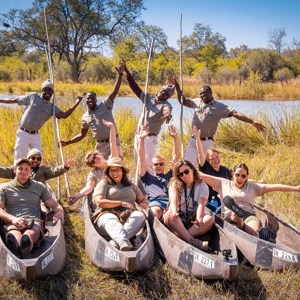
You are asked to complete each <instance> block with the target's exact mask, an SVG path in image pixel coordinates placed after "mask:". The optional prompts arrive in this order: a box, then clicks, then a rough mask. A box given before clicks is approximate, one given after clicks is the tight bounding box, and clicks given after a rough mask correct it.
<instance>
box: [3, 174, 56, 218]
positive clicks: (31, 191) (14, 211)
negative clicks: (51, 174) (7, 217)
mask: <svg viewBox="0 0 300 300" xmlns="http://www.w3.org/2000/svg"><path fill="white" fill-rule="evenodd" d="M49 199H51V194H50V192H49V190H48V189H47V187H46V186H45V185H44V184H43V183H41V182H37V181H35V180H32V179H30V180H29V181H28V182H27V183H25V184H24V185H22V184H20V183H18V182H17V181H16V180H15V179H14V180H12V181H10V182H6V183H3V184H1V185H0V202H1V204H2V205H3V206H4V210H5V211H6V212H7V213H9V214H11V215H13V216H16V217H24V218H38V219H40V218H41V207H40V201H41V200H42V201H46V200H49Z"/></svg>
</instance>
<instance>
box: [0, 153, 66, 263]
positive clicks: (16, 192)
mask: <svg viewBox="0 0 300 300" xmlns="http://www.w3.org/2000/svg"><path fill="white" fill-rule="evenodd" d="M14 171H15V174H16V177H15V179H14V180H12V181H10V182H7V183H3V184H1V185H0V219H1V220H2V221H4V230H5V237H6V243H7V247H8V248H9V250H10V251H11V252H12V253H13V254H15V255H16V256H19V255H20V256H21V258H30V257H31V254H30V252H31V250H32V248H33V245H34V244H35V243H36V242H37V241H38V240H39V239H40V238H42V237H43V230H44V229H43V224H42V220H41V209H40V201H43V202H44V203H45V205H46V206H47V207H50V208H51V209H52V210H53V211H54V213H55V214H54V217H53V222H56V221H57V220H58V219H60V220H61V221H62V223H63V222H64V211H63V209H62V207H61V206H60V205H59V204H58V203H57V202H56V201H55V200H54V199H52V198H51V195H50V193H49V191H48V189H47V188H46V186H45V185H44V184H43V183H40V182H37V181H35V180H32V179H30V176H31V173H32V168H31V163H30V161H29V160H28V159H21V160H19V161H17V162H16V164H15V166H14Z"/></svg>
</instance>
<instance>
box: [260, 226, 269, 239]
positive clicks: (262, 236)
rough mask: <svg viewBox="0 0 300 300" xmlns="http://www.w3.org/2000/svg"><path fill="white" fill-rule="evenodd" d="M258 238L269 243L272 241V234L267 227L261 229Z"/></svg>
mask: <svg viewBox="0 0 300 300" xmlns="http://www.w3.org/2000/svg"><path fill="white" fill-rule="evenodd" d="M258 236H259V238H260V239H262V240H264V241H267V242H268V241H269V240H270V232H269V230H268V229H267V228H265V227H261V228H260V229H259V233H258Z"/></svg>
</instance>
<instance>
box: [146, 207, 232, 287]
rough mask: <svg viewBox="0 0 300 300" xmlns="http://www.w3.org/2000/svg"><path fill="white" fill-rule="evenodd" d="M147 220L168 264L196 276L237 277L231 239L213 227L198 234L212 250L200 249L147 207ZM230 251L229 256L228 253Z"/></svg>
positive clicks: (228, 278)
mask: <svg viewBox="0 0 300 300" xmlns="http://www.w3.org/2000/svg"><path fill="white" fill-rule="evenodd" d="M148 218H149V222H150V226H151V228H152V229H153V235H154V237H155V238H156V241H157V243H158V245H159V247H160V250H161V253H162V255H163V256H164V258H165V259H166V261H167V262H168V264H169V265H170V266H172V267H173V268H174V269H176V270H177V271H179V272H181V273H186V274H191V275H193V276H195V277H196V278H199V279H205V280H226V281H234V280H236V279H237V277H238V258H237V250H236V247H235V245H234V244H233V242H232V241H231V240H230V239H229V238H228V237H227V236H226V235H225V234H224V233H223V231H222V229H220V228H217V227H216V226H215V227H214V228H213V229H212V230H211V231H210V233H209V234H206V235H204V236H202V237H201V239H202V240H208V241H209V245H210V247H211V248H212V251H210V252H209V253H207V252H204V251H201V250H199V249H197V248H195V247H193V246H192V245H190V244H188V243H186V242H185V241H184V240H182V239H180V238H178V237H177V236H176V235H175V234H173V233H172V232H171V231H170V230H169V229H168V228H167V227H165V226H164V224H163V223H162V222H160V221H159V220H158V219H157V218H156V217H155V216H154V214H153V213H152V211H151V210H149V216H148ZM229 254H230V255H229Z"/></svg>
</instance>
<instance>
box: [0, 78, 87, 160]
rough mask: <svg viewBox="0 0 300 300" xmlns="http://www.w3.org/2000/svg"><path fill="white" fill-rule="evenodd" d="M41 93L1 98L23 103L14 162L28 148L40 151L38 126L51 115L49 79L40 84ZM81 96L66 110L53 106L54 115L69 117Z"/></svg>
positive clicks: (62, 117) (6, 102)
mask: <svg viewBox="0 0 300 300" xmlns="http://www.w3.org/2000/svg"><path fill="white" fill-rule="evenodd" d="M41 91H42V94H41V95H39V94H38V93H29V94H26V95H25V96H21V97H15V98H9V99H1V98H0V103H4V104H15V103H16V104H18V105H24V106H25V109H24V111H23V113H22V116H21V118H20V120H19V128H18V130H17V138H16V143H15V148H14V149H15V153H14V158H15V162H16V161H17V160H19V159H21V158H24V157H26V156H27V153H28V150H29V149H32V148H37V149H39V150H40V151H41V152H42V147H41V137H40V134H39V130H40V128H41V127H42V126H43V125H44V124H45V123H46V122H47V121H48V120H49V119H50V117H51V116H52V115H53V103H51V102H50V100H51V98H52V96H53V95H54V85H53V83H52V82H51V81H50V80H46V81H45V82H43V84H42V86H41ZM81 100H82V97H81V96H78V97H77V99H76V102H75V104H74V105H73V106H72V107H71V108H69V109H68V110H67V111H66V112H63V111H61V110H60V109H59V108H58V107H57V106H55V116H56V118H58V119H66V118H67V117H69V116H70V115H71V114H72V112H73V111H74V110H75V108H76V107H77V106H78V104H79V103H80V102H81Z"/></svg>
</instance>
